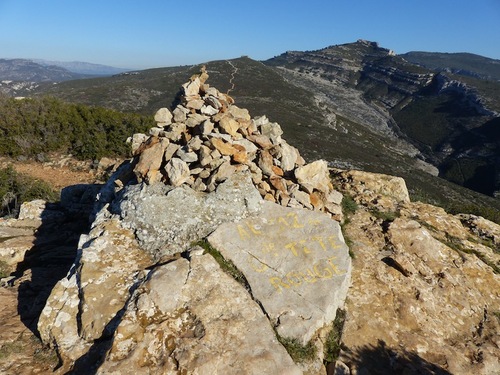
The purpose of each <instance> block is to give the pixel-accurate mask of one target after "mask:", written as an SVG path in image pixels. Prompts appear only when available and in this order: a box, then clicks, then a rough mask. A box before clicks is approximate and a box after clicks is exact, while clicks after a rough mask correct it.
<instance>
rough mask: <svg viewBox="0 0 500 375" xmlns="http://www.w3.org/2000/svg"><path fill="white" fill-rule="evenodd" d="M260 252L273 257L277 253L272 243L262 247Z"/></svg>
mask: <svg viewBox="0 0 500 375" xmlns="http://www.w3.org/2000/svg"><path fill="white" fill-rule="evenodd" d="M262 252H263V253H264V254H268V253H273V254H274V256H275V257H276V256H278V254H277V251H276V247H275V246H274V243H272V242H271V243H268V244H267V245H264V246H263V247H262Z"/></svg>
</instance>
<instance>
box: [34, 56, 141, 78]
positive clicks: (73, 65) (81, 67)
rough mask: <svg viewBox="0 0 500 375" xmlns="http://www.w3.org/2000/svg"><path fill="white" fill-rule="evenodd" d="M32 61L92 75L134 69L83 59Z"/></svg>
mask: <svg viewBox="0 0 500 375" xmlns="http://www.w3.org/2000/svg"><path fill="white" fill-rule="evenodd" d="M31 61H33V62H35V63H37V64H40V65H43V66H54V65H55V66H59V67H61V68H64V69H66V70H69V71H70V72H72V73H77V74H85V75H91V76H111V75H115V74H120V73H123V72H127V71H130V70H133V69H124V68H116V67H114V66H108V65H101V64H92V63H88V62H82V61H49V60H41V59H32V60H31Z"/></svg>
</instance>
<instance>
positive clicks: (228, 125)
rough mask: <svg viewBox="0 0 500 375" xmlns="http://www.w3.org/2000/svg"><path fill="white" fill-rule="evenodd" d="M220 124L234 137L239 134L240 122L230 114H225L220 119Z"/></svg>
mask: <svg viewBox="0 0 500 375" xmlns="http://www.w3.org/2000/svg"><path fill="white" fill-rule="evenodd" d="M219 125H220V127H221V128H222V129H223V130H224V131H225V132H226V133H227V134H229V135H232V136H233V137H234V136H236V134H238V129H239V128H240V126H239V124H238V122H237V121H236V120H235V119H233V118H231V117H228V116H224V117H223V118H222V119H221V120H220V121H219Z"/></svg>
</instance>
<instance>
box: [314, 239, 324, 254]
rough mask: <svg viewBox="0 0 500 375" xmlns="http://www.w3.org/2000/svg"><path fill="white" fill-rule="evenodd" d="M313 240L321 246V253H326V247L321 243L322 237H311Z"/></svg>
mask: <svg viewBox="0 0 500 375" xmlns="http://www.w3.org/2000/svg"><path fill="white" fill-rule="evenodd" d="M313 240H314V241H316V242H317V243H319V245H320V246H321V248H322V249H323V251H326V246H325V244H324V242H323V237H313Z"/></svg>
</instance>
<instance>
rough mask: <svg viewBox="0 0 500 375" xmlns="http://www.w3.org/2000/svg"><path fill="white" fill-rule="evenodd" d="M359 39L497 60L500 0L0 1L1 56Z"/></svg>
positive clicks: (235, 51) (140, 57) (206, 54)
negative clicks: (475, 55)
mask: <svg viewBox="0 0 500 375" xmlns="http://www.w3.org/2000/svg"><path fill="white" fill-rule="evenodd" d="M358 39H366V40H370V41H376V42H378V43H379V44H380V46H381V47H385V48H389V49H392V50H394V51H395V52H396V53H398V54H399V53H405V52H408V51H430V52H470V53H475V54H479V55H483V56H486V57H490V58H495V59H500V0H300V1H299V0H248V1H239V0H232V1H228V0H217V1H214V0H204V1H200V0H175V1H171V0H0V58H36V59H45V60H55V61H85V62H91V63H98V64H105V65H111V66H116V67H122V68H132V69H145V68H152V67H167V66H177V65H192V64H199V63H203V62H207V61H211V60H223V59H231V58H236V57H240V56H242V55H247V56H249V57H251V58H253V59H255V60H266V59H269V58H272V57H274V56H277V55H279V54H281V53H283V52H286V51H289V50H295V51H306V50H316V49H321V48H324V47H327V46H330V45H335V44H344V43H351V42H355V41H356V40H358Z"/></svg>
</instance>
